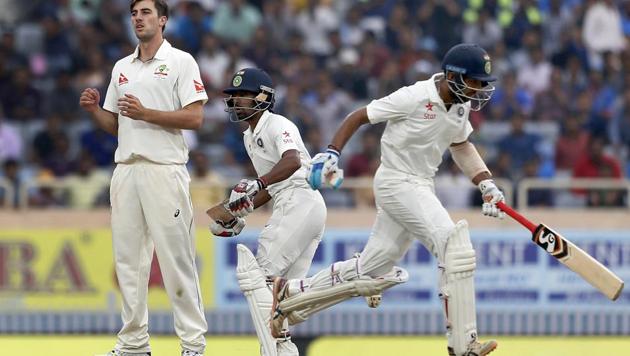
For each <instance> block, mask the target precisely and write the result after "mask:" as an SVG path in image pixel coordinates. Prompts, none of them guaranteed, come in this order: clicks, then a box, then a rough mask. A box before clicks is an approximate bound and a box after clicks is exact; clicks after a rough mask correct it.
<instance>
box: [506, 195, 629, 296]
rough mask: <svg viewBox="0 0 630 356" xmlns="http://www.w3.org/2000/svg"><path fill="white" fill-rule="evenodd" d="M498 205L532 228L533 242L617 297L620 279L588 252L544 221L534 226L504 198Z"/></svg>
mask: <svg viewBox="0 0 630 356" xmlns="http://www.w3.org/2000/svg"><path fill="white" fill-rule="evenodd" d="M497 207H499V209H501V210H503V211H504V212H505V213H506V214H507V215H509V216H511V217H512V218H513V219H514V220H516V221H518V222H519V223H520V224H521V225H523V226H525V227H526V228H527V229H528V230H529V231H531V232H532V241H533V242H534V243H535V244H536V245H538V246H540V247H541V248H542V249H544V250H545V251H547V253H549V254H550V255H552V256H553V257H555V258H556V259H557V260H558V261H559V262H560V263H562V264H563V265H565V266H567V267H568V268H569V269H570V270H571V271H573V272H575V273H577V274H579V275H580V276H581V277H582V278H583V279H584V280H585V281H587V282H588V283H590V284H591V285H592V286H593V287H595V288H597V290H599V291H600V292H602V293H603V294H604V295H605V296H606V297H608V299H610V300H617V298H619V295H620V294H621V291H622V290H623V281H622V280H621V278H619V277H617V275H616V274H614V273H613V272H612V271H611V270H609V269H608V268H606V267H605V266H604V265H603V264H601V263H599V261H597V260H596V259H594V258H593V257H591V255H589V254H588V253H586V252H584V250H582V249H581V248H579V247H577V246H576V245H575V244H573V243H572V242H571V241H569V240H567V239H566V238H564V237H562V235H560V234H558V233H557V232H555V231H553V230H552V229H551V228H549V227H548V226H547V225H545V224H542V223H541V224H538V226H536V225H535V224H534V223H532V222H531V221H529V220H528V219H527V218H525V217H524V216H523V215H521V214H519V213H518V212H516V211H515V210H514V209H512V208H511V207H509V206H507V205H506V204H505V203H504V202H498V203H497Z"/></svg>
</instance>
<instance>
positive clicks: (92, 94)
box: [79, 88, 118, 136]
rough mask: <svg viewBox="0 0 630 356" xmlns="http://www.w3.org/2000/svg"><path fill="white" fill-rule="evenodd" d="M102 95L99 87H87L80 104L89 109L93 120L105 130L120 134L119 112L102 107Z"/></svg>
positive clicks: (86, 109)
mask: <svg viewBox="0 0 630 356" xmlns="http://www.w3.org/2000/svg"><path fill="white" fill-rule="evenodd" d="M100 100H101V95H100V93H99V92H98V90H97V89H94V88H87V89H85V90H84V91H83V93H81V97H80V98H79V105H81V107H82V108H83V109H84V110H85V111H87V112H88V113H89V114H90V116H91V117H92V120H94V122H95V123H96V125H98V127H100V128H101V129H103V130H104V131H106V132H108V133H110V134H112V135H114V136H116V135H118V114H115V113H113V112H110V111H107V110H104V109H102V108H101V107H100V106H99V102H100Z"/></svg>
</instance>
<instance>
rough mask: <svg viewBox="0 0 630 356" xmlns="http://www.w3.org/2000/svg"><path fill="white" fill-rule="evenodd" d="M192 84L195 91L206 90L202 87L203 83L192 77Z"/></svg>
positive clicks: (201, 91)
mask: <svg viewBox="0 0 630 356" xmlns="http://www.w3.org/2000/svg"><path fill="white" fill-rule="evenodd" d="M193 84H194V85H195V91H197V93H203V92H205V91H206V88H204V86H203V83H201V82H199V81H196V80H194V79H193Z"/></svg>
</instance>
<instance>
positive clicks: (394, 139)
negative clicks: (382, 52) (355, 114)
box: [367, 73, 473, 178]
mask: <svg viewBox="0 0 630 356" xmlns="http://www.w3.org/2000/svg"><path fill="white" fill-rule="evenodd" d="M442 75H443V74H441V73H438V74H434V75H433V76H432V77H431V78H430V79H428V80H424V81H419V82H416V83H415V84H413V85H410V86H406V87H402V88H400V89H398V90H397V91H395V92H393V93H392V94H390V95H388V96H386V97H384V98H381V99H378V100H372V102H370V104H368V106H367V115H368V118H369V120H370V122H371V123H372V124H376V123H379V122H383V121H387V124H386V127H385V132H384V133H383V137H382V138H381V165H382V166H383V167H385V168H388V169H391V170H394V171H399V172H402V173H405V174H410V175H414V176H418V177H421V178H431V177H433V176H434V175H435V172H436V171H437V169H438V166H439V165H440V163H441V162H442V155H443V154H444V151H445V150H446V149H447V148H448V147H449V146H450V145H451V144H452V143H459V142H464V141H466V140H467V139H468V136H469V135H470V133H471V132H472V130H473V129H472V126H471V125H470V122H469V121H468V115H469V113H470V103H465V104H455V105H451V108H450V110H448V111H447V110H446V106H445V105H444V102H443V101H442V99H441V98H440V96H439V95H438V92H437V88H436V86H435V80H436V79H439V78H440V77H441V76H442Z"/></svg>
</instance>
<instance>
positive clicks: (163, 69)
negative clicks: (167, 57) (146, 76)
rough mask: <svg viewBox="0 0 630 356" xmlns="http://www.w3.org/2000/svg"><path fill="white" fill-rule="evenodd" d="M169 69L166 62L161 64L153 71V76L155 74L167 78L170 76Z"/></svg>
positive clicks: (157, 76)
mask: <svg viewBox="0 0 630 356" xmlns="http://www.w3.org/2000/svg"><path fill="white" fill-rule="evenodd" d="M169 70H170V69H169V68H168V67H167V66H166V64H160V65H159V66H157V68H155V70H154V71H153V76H155V77H156V78H161V79H165V78H166V77H167V76H168V72H169Z"/></svg>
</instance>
